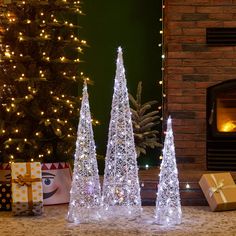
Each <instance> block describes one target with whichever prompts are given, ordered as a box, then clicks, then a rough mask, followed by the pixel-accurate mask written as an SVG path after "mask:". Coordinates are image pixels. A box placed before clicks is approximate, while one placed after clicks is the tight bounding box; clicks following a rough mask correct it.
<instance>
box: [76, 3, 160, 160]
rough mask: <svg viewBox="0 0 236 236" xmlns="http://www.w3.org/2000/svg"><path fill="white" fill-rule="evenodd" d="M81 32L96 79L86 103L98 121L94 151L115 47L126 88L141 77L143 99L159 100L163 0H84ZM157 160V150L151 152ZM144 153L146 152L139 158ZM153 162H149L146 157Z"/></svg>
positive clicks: (88, 68) (101, 138)
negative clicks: (121, 59)
mask: <svg viewBox="0 0 236 236" xmlns="http://www.w3.org/2000/svg"><path fill="white" fill-rule="evenodd" d="M83 12H84V13H85V14H86V16H81V17H80V25H81V26H82V27H83V28H82V29H81V30H80V36H81V38H83V39H85V40H87V43H88V44H89V45H90V47H89V48H87V49H86V50H85V54H84V55H83V56H82V59H83V60H84V61H85V63H83V65H82V67H83V69H84V72H85V73H86V74H87V75H88V76H89V77H90V78H91V79H92V80H93V81H94V82H95V84H94V86H90V87H89V94H90V107H91V111H92V113H93V115H94V116H95V117H96V118H97V119H98V120H99V121H100V122H101V125H100V126H96V127H94V136H95V142H96V145H97V153H98V154H102V155H105V153H106V145H107V138H108V126H109V120H110V110H111V102H112V94H113V85H114V77H115V69H116V64H115V63H116V56H117V48H118V46H121V47H122V48H123V56H124V66H125V69H126V79H127V84H128V90H129V92H130V93H132V94H135V92H136V87H137V84H138V81H140V80H141V81H142V82H143V101H144V102H145V101H148V100H153V99H155V100H158V101H159V102H161V88H160V86H159V84H158V81H159V80H160V78H161V70H160V68H161V59H160V57H161V49H160V48H159V47H158V43H160V41H161V38H160V34H159V31H160V29H161V24H160V22H159V18H161V1H159V0H148V1H145V0H119V1H111V0H100V1H84V4H83ZM148 156H149V157H148V158H150V156H154V157H151V160H153V161H151V162H153V163H155V161H156V159H157V153H156V151H155V152H152V153H151V152H149V155H148ZM143 159H145V158H143ZM150 164H152V163H150Z"/></svg>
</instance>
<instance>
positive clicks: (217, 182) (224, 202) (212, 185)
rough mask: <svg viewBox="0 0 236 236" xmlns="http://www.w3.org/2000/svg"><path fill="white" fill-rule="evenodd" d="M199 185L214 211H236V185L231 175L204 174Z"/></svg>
mask: <svg viewBox="0 0 236 236" xmlns="http://www.w3.org/2000/svg"><path fill="white" fill-rule="evenodd" d="M199 185H200V187H201V189H202V191H203V193H204V195H205V197H206V199H207V202H208V204H209V206H210V208H211V210H212V211H225V210H233V209H236V185H235V183H234V180H233V178H232V176H231V174H230V173H228V172H226V173H212V174H203V175H202V177H201V179H200V181H199Z"/></svg>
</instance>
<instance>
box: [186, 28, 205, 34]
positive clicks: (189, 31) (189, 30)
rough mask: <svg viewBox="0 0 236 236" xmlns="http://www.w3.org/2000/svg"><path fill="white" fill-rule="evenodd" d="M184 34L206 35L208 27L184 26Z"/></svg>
mask: <svg viewBox="0 0 236 236" xmlns="http://www.w3.org/2000/svg"><path fill="white" fill-rule="evenodd" d="M182 31H183V35H198V36H205V35H206V29H203V28H194V29H192V28H183V29H182Z"/></svg>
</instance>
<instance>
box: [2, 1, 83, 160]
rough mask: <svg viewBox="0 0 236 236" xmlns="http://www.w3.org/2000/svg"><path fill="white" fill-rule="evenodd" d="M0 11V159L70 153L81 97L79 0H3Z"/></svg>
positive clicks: (61, 157) (64, 156)
mask: <svg viewBox="0 0 236 236" xmlns="http://www.w3.org/2000/svg"><path fill="white" fill-rule="evenodd" d="M6 2H7V3H8V4H6V5H5V10H4V11H2V13H1V19H0V20H1V21H0V22H1V23H0V24H1V29H2V31H1V42H2V45H1V58H0V59H1V63H0V80H1V82H3V84H0V86H1V88H4V91H3V90H2V89H1V92H0V93H2V92H3V93H2V94H1V95H0V114H1V116H0V158H1V159H0V162H8V161H42V162H57V161H66V160H68V159H69V158H71V157H72V156H73V151H74V145H75V140H76V124H77V121H78V117H79V116H78V114H79V106H80V99H79V97H78V96H77V90H78V89H77V88H78V84H79V81H83V79H84V76H83V73H82V72H80V71H79V63H80V62H81V60H80V56H81V53H82V51H83V50H82V48H83V47H84V46H86V42H85V41H84V40H82V39H80V38H79V37H78V29H79V25H78V22H77V21H78V14H82V12H81V9H80V2H79V1H73V0H66V1H65V0H51V1H48V0H27V1H15V0H9V1H6Z"/></svg>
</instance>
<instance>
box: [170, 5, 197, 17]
mask: <svg viewBox="0 0 236 236" xmlns="http://www.w3.org/2000/svg"><path fill="white" fill-rule="evenodd" d="M195 11H196V7H195V6H185V7H183V6H168V12H169V13H170V15H171V13H194V12H195Z"/></svg>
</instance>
